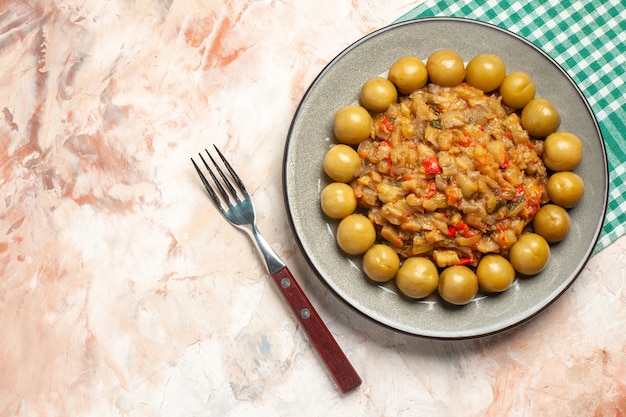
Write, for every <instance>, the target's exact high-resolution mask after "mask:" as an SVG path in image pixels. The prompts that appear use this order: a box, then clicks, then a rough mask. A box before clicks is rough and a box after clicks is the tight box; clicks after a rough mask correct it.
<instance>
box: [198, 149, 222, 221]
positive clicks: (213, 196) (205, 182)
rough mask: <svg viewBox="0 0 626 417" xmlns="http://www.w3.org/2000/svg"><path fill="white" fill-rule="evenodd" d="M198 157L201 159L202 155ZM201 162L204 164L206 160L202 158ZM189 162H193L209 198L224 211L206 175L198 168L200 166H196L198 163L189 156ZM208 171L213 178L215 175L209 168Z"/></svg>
mask: <svg viewBox="0 0 626 417" xmlns="http://www.w3.org/2000/svg"><path fill="white" fill-rule="evenodd" d="M200 159H202V155H200ZM202 162H204V165H205V166H206V162H205V161H204V159H202ZM191 163H192V164H193V166H194V168H196V172H197V173H198V176H199V177H200V180H201V181H202V184H203V185H204V188H205V189H206V190H207V192H208V193H209V196H210V197H211V200H213V203H214V204H215V205H216V206H217V208H218V209H219V210H220V211H221V212H222V213H224V207H223V206H222V203H221V201H220V198H219V197H218V196H217V194H216V193H215V191H214V190H213V187H211V184H210V183H209V180H207V178H206V176H205V175H204V174H203V173H202V171H201V170H200V167H199V166H198V164H196V161H194V159H193V158H191ZM209 173H210V174H211V176H212V177H213V179H215V176H214V175H213V173H212V172H211V170H210V169H209Z"/></svg>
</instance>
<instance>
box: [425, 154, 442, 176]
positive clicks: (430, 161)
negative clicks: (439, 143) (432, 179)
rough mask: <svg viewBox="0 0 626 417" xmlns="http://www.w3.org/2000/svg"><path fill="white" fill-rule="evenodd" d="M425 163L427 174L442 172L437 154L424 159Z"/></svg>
mask: <svg viewBox="0 0 626 417" xmlns="http://www.w3.org/2000/svg"><path fill="white" fill-rule="evenodd" d="M423 163H424V169H425V170H426V174H441V167H440V166H439V161H438V160H437V157H436V156H431V157H430V158H426V159H424V162H423Z"/></svg>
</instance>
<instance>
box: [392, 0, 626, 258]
mask: <svg viewBox="0 0 626 417" xmlns="http://www.w3.org/2000/svg"><path fill="white" fill-rule="evenodd" d="M427 16H455V17H467V18H470V19H476V20H481V21H484V22H488V23H492V24H495V25H498V26H500V27H502V28H505V29H508V30H510V31H512V32H514V33H517V34H518V35H521V36H523V37H525V38H526V39H528V40H529V41H531V42H533V43H534V44H535V45H537V46H538V47H540V48H541V49H543V50H544V51H545V52H546V53H547V54H549V55H550V56H551V57H552V58H554V59H555V60H556V61H557V62H558V63H559V64H560V65H561V66H562V67H563V69H564V70H565V71H567V72H568V74H569V75H570V76H571V77H572V78H573V79H574V81H575V82H576V83H577V84H578V86H579V87H580V89H581V90H582V92H583V94H584V95H585V97H586V98H587V100H588V101H589V104H590V105H591V107H592V109H593V111H594V113H595V115H596V118H597V119H598V123H599V124H600V129H601V130H602V135H603V137H604V141H605V144H606V150H607V157H608V163H609V202H608V209H607V214H606V217H605V222H604V227H603V229H602V234H601V235H600V239H599V241H598V244H597V246H596V248H595V251H596V252H598V251H600V250H602V249H603V248H605V247H607V246H608V245H609V244H611V243H612V242H614V241H615V240H616V239H617V238H618V237H620V236H622V235H623V234H625V233H626V86H625V85H624V84H625V83H626V75H625V72H626V1H625V0H591V1H588V0H587V1H585V0H583V1H574V2H571V1H569V0H565V1H561V0H548V1H545V0H530V1H512V2H501V1H500V0H474V1H472V0H457V1H454V0H442V1H437V0H426V1H425V2H424V3H421V4H420V5H419V6H417V7H415V8H414V9H413V10H411V11H410V12H409V13H407V14H405V15H404V16H402V17H401V18H400V19H398V21H403V20H408V19H414V18H418V17H427Z"/></svg>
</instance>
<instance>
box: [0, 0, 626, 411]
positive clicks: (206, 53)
mask: <svg viewBox="0 0 626 417" xmlns="http://www.w3.org/2000/svg"><path fill="white" fill-rule="evenodd" d="M414 5H415V3H411V2H408V1H385V2H383V1H378V2H359V3H357V2H356V1H354V2H349V1H336V0H332V1H331V0H325V1H316V2H301V1H294V2H278V1H253V2H244V1H241V0H232V1H226V2H222V1H217V0H212V1H192V0H174V1H156V0H153V1H150V0H140V1H135V2H127V1H121V0H117V1H96V0H83V1H69V0H67V1H64V0H57V1H30V2H16V1H12V2H11V1H9V2H4V3H3V6H2V8H1V9H0V68H1V70H0V107H1V110H2V117H1V119H0V138H1V141H2V144H3V146H2V147H1V149H0V192H1V193H2V197H3V204H2V205H1V206H0V207H1V208H0V232H1V234H0V236H1V238H0V274H1V275H0V276H1V281H0V331H1V332H2V333H1V337H0V416H44V415H45V416H87V415H94V416H95V415H99V416H245V415H255V416H295V415H298V416H320V415H329V416H368V417H369V416H371V417H378V416H386V417H395V416H415V415H428V416H538V415H558V416H620V415H625V414H626V383H624V375H626V333H625V332H624V329H625V328H626V308H625V307H626V295H625V294H624V291H623V288H624V283H625V280H626V273H625V271H626V256H625V255H624V252H625V250H626V240H624V239H621V240H620V241H618V242H616V243H615V244H613V245H612V246H610V247H609V248H608V249H605V250H604V251H603V252H601V253H600V254H598V255H596V256H595V257H594V258H592V259H591V261H590V262H589V264H588V266H587V268H586V269H585V271H584V272H583V274H582V275H581V276H580V278H579V279H578V280H577V281H576V282H575V283H574V285H573V286H572V288H570V290H568V291H567V293H566V294H565V295H564V296H563V297H562V298H561V299H559V300H558V301H557V302H556V303H555V304H554V305H553V306H552V307H551V308H550V309H549V310H548V311H547V312H545V313H544V314H542V315H541V316H540V317H538V318H537V319H535V320H533V321H532V322H530V323H529V324H527V325H524V326H522V327H520V328H517V329H515V330H513V331H510V332H508V333H506V334H502V335H500V336H497V337H491V338H486V339H479V340H473V341H464V342H445V343H444V342H432V341H424V340H420V339H416V338H413V337H409V336H405V335H402V334H397V333H394V332H392V331H390V330H387V329H384V328H382V327H380V326H378V325H376V324H374V323H372V322H370V321H368V320H366V319H364V318H363V317H361V316H359V315H357V314H356V313H355V312H353V311H352V310H351V309H349V308H348V307H346V306H345V305H344V304H343V303H341V302H340V301H339V300H337V299H336V298H335V297H334V296H333V295H332V294H329V292H328V291H327V289H326V288H325V287H324V286H323V285H322V284H321V282H320V281H319V280H318V279H317V278H316V277H315V276H314V275H313V274H312V273H311V272H310V270H309V269H308V267H307V264H306V263H305V262H304V260H303V257H302V255H301V254H300V253H299V252H298V248H297V245H296V243H295V240H294V238H293V236H292V234H291V232H290V230H289V225H288V221H287V217H286V213H285V209H284V206H283V200H282V189H281V175H282V173H281V162H282V152H283V147H284V141H285V137H286V134H287V130H288V127H289V122H290V119H291V116H292V115H293V112H294V111H295V108H296V106H297V104H298V102H299V100H300V98H301V97H302V95H303V94H304V92H305V90H306V88H307V87H308V85H309V84H310V82H311V81H312V80H313V78H314V77H315V75H316V74H317V73H318V72H319V71H320V70H321V69H322V68H323V66H324V65H325V64H326V63H327V62H328V61H329V60H331V59H332V58H333V57H334V56H335V55H336V54H337V53H338V52H340V51H341V50H342V49H343V48H345V47H346V46H348V45H349V44H350V43H352V42H353V41H355V40H357V39H358V38H359V37H361V36H362V35H364V34H366V33H369V32H371V31H372V30H375V29H377V28H379V27H381V26H384V25H386V24H388V23H391V22H392V21H394V20H395V19H396V18H398V17H400V16H401V15H402V14H404V13H405V12H407V11H408V10H410V9H411V8H412V7H413V6H414ZM211 143H215V144H217V145H218V146H220V147H221V148H222V149H223V150H224V151H225V153H226V154H227V156H228V157H229V158H230V159H231V161H232V162H233V164H234V165H235V166H236V167H237V168H238V170H239V171H240V175H241V177H242V178H243V179H244V180H245V181H246V183H247V184H248V186H249V189H250V190H251V191H253V193H254V199H255V203H256V205H257V209H258V212H259V214H260V219H259V225H260V228H261V230H262V231H263V232H264V234H265V236H266V237H267V239H268V240H269V241H270V243H271V244H272V245H273V246H274V248H275V249H276V250H277V252H278V253H279V254H280V255H281V256H282V257H283V258H284V259H285V260H286V262H287V264H288V265H289V267H290V268H291V269H292V271H293V272H294V274H295V275H296V276H297V277H299V281H300V282H301V284H302V286H303V287H304V288H305V291H306V292H307V294H308V295H309V296H310V298H311V300H312V302H313V303H314V305H315V306H316V307H317V308H318V311H319V312H320V314H321V315H322V317H323V318H324V319H325V321H326V322H327V324H328V326H329V328H330V330H331V332H332V333H333V334H334V335H335V336H336V338H337V340H338V341H339V343H340V344H341V346H342V347H343V348H344V349H345V351H346V353H347V355H348V356H349V357H350V359H351V360H352V362H353V364H354V366H355V367H356V368H357V370H358V371H359V372H360V374H361V376H362V378H363V380H364V382H363V385H362V386H361V387H360V388H359V389H358V390H356V391H355V392H353V393H351V394H348V395H346V396H340V395H339V394H338V391H337V390H336V389H335V387H334V386H333V385H332V383H331V381H330V379H329V378H328V376H327V375H326V372H325V370H324V368H323V366H322V364H321V362H320V361H319V359H318V358H317V356H316V354H315V352H314V351H313V350H312V348H311V346H310V344H309V343H308V341H307V340H306V338H305V336H304V335H303V332H302V331H301V329H300V328H299V327H298V326H297V324H296V321H295V320H294V319H293V318H292V316H291V313H290V312H289V310H288V308H287V307H286V304H285V303H284V302H283V300H282V299H281V298H280V296H279V294H278V292H277V291H276V290H275V288H274V287H273V284H272V283H271V282H270V280H269V279H268V278H267V276H266V273H265V271H264V269H263V267H262V264H261V262H260V261H259V258H258V257H257V255H256V253H255V252H254V251H253V248H252V245H251V244H250V243H249V242H248V241H247V240H246V238H245V236H244V235H242V234H241V233H240V232H238V231H237V230H235V229H234V228H232V227H231V226H230V225H228V224H227V223H226V222H225V221H224V220H223V219H222V218H221V217H219V216H218V215H217V212H216V211H215V210H214V208H213V207H212V205H211V204H210V202H209V200H208V199H207V197H206V194H205V193H204V191H203V189H202V188H201V186H200V184H199V181H198V179H197V177H196V174H195V172H193V169H192V166H191V164H190V162H189V157H190V156H192V155H195V154H196V153H197V152H198V151H199V150H201V149H202V148H204V147H206V146H209V145H210V144H211Z"/></svg>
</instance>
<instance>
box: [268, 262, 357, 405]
mask: <svg viewBox="0 0 626 417" xmlns="http://www.w3.org/2000/svg"><path fill="white" fill-rule="evenodd" d="M272 278H274V281H276V284H278V288H279V289H280V291H281V292H282V293H283V295H284V296H285V298H286V299H287V301H288V302H289V305H290V306H291V309H292V310H293V312H294V313H295V315H296V317H297V318H298V320H299V321H300V324H301V325H302V327H304V330H305V331H306V333H307V335H308V336H309V340H310V341H311V343H312V344H313V346H315V349H316V350H317V352H318V353H319V355H320V356H321V357H322V360H323V361H324V364H325V365H326V368H327V369H328V371H329V372H330V374H331V375H332V376H333V378H334V379H335V382H336V383H337V385H338V386H339V389H340V390H341V392H342V393H347V392H349V391H351V390H353V389H354V388H356V387H358V386H359V385H361V378H360V377H359V375H358V374H357V372H356V371H355V370H354V368H353V367H352V364H351V363H350V361H349V360H348V358H347V357H346V355H345V354H344V353H343V351H342V350H341V348H340V347H339V345H338V344H337V341H336V340H335V338H334V337H333V335H332V334H331V333H330V331H329V330H328V328H327V327H326V325H325V324H324V322H323V321H322V319H321V317H320V316H319V314H317V311H315V308H313V305H312V304H311V302H310V301H309V299H308V298H307V296H306V295H305V294H304V292H303V291H302V288H300V285H299V284H298V282H297V281H296V280H295V278H294V277H293V275H292V274H291V272H290V271H289V269H288V268H287V267H284V268H282V269H280V270H278V271H277V272H275V273H274V274H272Z"/></svg>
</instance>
